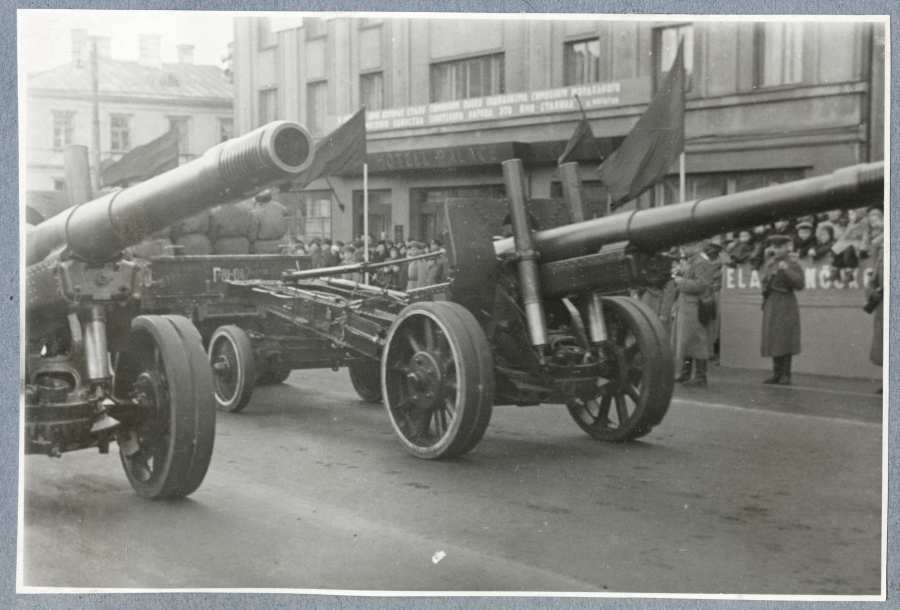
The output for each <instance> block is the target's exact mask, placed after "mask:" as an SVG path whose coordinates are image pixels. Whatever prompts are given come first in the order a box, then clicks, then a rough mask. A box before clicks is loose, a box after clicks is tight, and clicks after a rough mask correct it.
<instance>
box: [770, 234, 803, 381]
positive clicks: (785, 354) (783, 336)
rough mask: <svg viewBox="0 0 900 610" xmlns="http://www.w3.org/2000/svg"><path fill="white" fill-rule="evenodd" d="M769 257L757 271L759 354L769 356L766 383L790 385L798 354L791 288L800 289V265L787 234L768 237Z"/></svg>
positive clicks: (797, 327) (796, 314) (795, 306)
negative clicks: (760, 301)
mask: <svg viewBox="0 0 900 610" xmlns="http://www.w3.org/2000/svg"><path fill="white" fill-rule="evenodd" d="M769 244H770V246H771V248H772V256H771V257H770V258H769V259H768V260H767V261H766V262H765V264H764V265H763V268H762V269H761V270H760V283H761V284H762V291H763V306H762V310H763V317H762V341H761V347H760V353H761V354H762V357H763V358H771V359H772V376H771V377H769V378H768V379H766V380H765V381H763V383H768V384H781V385H790V384H791V359H792V358H793V357H794V356H795V355H796V354H799V353H800V306H799V305H798V304H797V297H796V296H795V295H794V291H795V290H803V287H804V284H805V278H804V276H803V268H802V267H801V266H800V263H798V262H797V255H796V254H795V253H794V252H792V246H793V244H792V240H791V238H790V237H789V236H787V235H772V236H770V237H769Z"/></svg>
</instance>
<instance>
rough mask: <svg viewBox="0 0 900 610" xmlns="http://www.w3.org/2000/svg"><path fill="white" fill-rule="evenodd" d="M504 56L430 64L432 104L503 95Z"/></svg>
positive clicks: (497, 55)
mask: <svg viewBox="0 0 900 610" xmlns="http://www.w3.org/2000/svg"><path fill="white" fill-rule="evenodd" d="M504 70H505V62H504V55H503V53H497V54H495V55H485V56H483V57H472V58H469V59H461V60H458V61H446V62H442V63H439V64H431V74H430V79H431V81H430V82H431V101H432V102H449V101H452V100H461V99H466V98H471V97H484V96H487V95H497V94H500V93H504V92H505V91H506V85H505V80H504V79H505V75H504Z"/></svg>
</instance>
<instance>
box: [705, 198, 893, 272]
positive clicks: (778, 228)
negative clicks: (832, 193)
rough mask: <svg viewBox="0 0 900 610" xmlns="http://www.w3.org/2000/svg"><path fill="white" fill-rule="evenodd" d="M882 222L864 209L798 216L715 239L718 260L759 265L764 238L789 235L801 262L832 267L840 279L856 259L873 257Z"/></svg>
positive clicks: (856, 264)
mask: <svg viewBox="0 0 900 610" xmlns="http://www.w3.org/2000/svg"><path fill="white" fill-rule="evenodd" d="M883 230H884V229H883V224H882V223H881V222H880V221H878V222H872V221H871V220H870V218H869V216H868V214H867V212H866V209H865V208H860V209H851V210H847V211H843V210H835V211H832V212H828V213H827V214H820V215H818V216H802V217H800V218H796V219H794V220H783V221H779V222H776V223H774V224H771V225H762V226H758V227H755V228H753V229H752V230H747V231H740V232H738V233H737V234H728V235H725V236H721V237H718V238H715V239H714V240H713V243H715V244H718V245H721V246H722V255H721V258H722V261H723V263H724V264H726V265H729V266H739V265H744V264H749V265H751V266H752V267H753V268H754V269H756V270H759V269H761V268H762V266H763V265H764V263H765V261H766V248H767V241H768V239H769V238H770V237H772V236H775V235H784V236H787V237H790V239H791V243H792V244H793V250H794V252H795V253H796V254H797V257H798V258H799V259H800V260H801V261H808V262H811V263H815V264H818V265H825V266H828V267H830V268H831V269H832V273H831V277H832V279H836V280H837V279H840V280H844V279H846V277H847V276H848V274H850V273H851V272H852V270H853V269H855V268H856V267H858V266H859V261H860V259H863V258H867V257H873V256H874V253H875V252H876V251H877V249H878V247H879V245H880V243H881V240H882V239H883V236H882V232H883Z"/></svg>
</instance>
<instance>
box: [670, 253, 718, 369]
mask: <svg viewBox="0 0 900 610" xmlns="http://www.w3.org/2000/svg"><path fill="white" fill-rule="evenodd" d="M681 251H682V254H683V256H684V259H683V260H682V262H681V265H680V266H679V269H678V271H677V272H676V274H675V278H674V281H675V287H676V288H677V289H678V299H677V300H676V309H677V313H676V314H675V357H676V358H677V359H678V360H679V361H680V362H681V363H682V368H681V374H680V375H679V376H678V377H677V378H676V381H677V382H679V383H683V384H685V385H696V386H705V385H706V362H707V359H708V358H709V338H708V337H709V323H706V324H701V323H700V317H699V304H700V299H701V298H708V297H711V296H712V287H713V266H712V264H711V263H710V262H709V259H708V258H707V257H706V255H705V254H704V253H703V243H702V242H696V243H691V244H685V245H684V246H682V247H681ZM692 369H693V378H691V373H692Z"/></svg>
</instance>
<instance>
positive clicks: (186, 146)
mask: <svg viewBox="0 0 900 610" xmlns="http://www.w3.org/2000/svg"><path fill="white" fill-rule="evenodd" d="M168 118H169V130H173V129H174V130H175V131H177V132H178V161H179V163H184V162H185V161H190V160H191V159H192V155H191V141H190V117H186V116H170V117H168Z"/></svg>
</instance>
